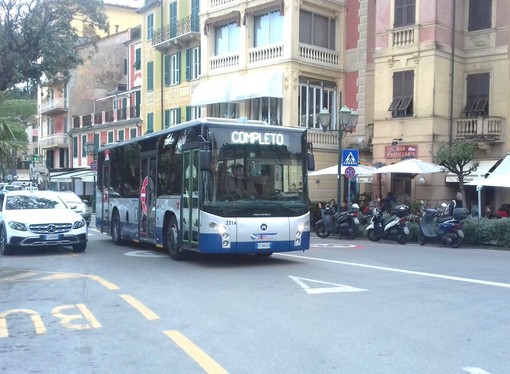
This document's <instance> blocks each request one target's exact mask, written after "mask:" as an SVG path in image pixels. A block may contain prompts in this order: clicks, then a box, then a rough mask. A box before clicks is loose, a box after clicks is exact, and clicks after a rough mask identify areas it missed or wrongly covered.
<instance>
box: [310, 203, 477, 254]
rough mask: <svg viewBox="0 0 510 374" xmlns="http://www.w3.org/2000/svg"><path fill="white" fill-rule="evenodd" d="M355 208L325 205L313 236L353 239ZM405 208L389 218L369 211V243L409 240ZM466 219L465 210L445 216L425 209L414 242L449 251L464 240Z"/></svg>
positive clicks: (356, 229) (356, 226)
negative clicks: (339, 209) (343, 209)
mask: <svg viewBox="0 0 510 374" xmlns="http://www.w3.org/2000/svg"><path fill="white" fill-rule="evenodd" d="M358 213H359V206H358V204H353V205H352V209H351V210H350V211H348V212H337V213H335V212H333V211H332V210H331V208H330V207H329V205H326V208H325V209H322V210H321V215H322V219H320V220H319V221H317V222H316V223H315V233H316V234H317V236H318V237H320V238H327V237H329V236H331V235H334V234H338V235H340V237H341V238H342V237H345V238H347V239H355V238H356V237H357V236H358V234H359V223H360V221H359V218H358ZM409 213H410V210H409V207H408V206H407V205H397V206H396V207H395V209H394V210H393V211H392V214H391V215H386V216H385V215H383V212H382V210H381V208H375V209H374V210H373V214H372V217H371V219H370V223H369V225H368V226H367V228H366V235H367V238H368V239H369V240H371V241H373V242H377V241H380V240H394V241H396V242H398V243H400V244H405V243H407V242H408V241H409V234H410V231H409V227H408V224H407V221H408V217H409ZM468 216H469V210H468V209H465V208H456V209H454V210H453V215H452V216H445V215H444V213H443V212H442V211H439V210H438V209H431V208H428V209H425V210H424V212H423V216H422V218H421V219H420V224H419V229H420V232H419V238H418V242H419V243H420V244H421V245H424V244H425V243H428V242H433V243H434V242H435V243H440V244H442V245H446V246H450V247H453V248H457V247H459V246H460V245H461V244H462V242H463V240H464V231H463V225H462V221H463V220H464V219H466V218H467V217H468Z"/></svg>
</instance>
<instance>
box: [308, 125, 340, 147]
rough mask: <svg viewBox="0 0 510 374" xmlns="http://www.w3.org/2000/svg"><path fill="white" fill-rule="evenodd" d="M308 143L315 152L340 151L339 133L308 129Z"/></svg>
mask: <svg viewBox="0 0 510 374" xmlns="http://www.w3.org/2000/svg"><path fill="white" fill-rule="evenodd" d="M308 141H309V142H311V143H312V144H313V148H314V149H315V150H333V151H336V150H338V132H336V131H322V130H319V129H308Z"/></svg>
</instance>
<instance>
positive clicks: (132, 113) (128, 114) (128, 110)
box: [73, 106, 140, 129]
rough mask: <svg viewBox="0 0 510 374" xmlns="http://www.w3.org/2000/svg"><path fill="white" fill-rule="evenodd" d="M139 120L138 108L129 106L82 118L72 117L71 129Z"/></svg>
mask: <svg viewBox="0 0 510 374" xmlns="http://www.w3.org/2000/svg"><path fill="white" fill-rule="evenodd" d="M139 118H140V107H137V106H129V107H125V108H118V109H114V110H109V111H101V112H97V113H94V114H86V115H84V116H73V129H78V128H81V127H89V126H97V125H103V124H109V123H115V122H118V121H125V120H130V119H139Z"/></svg>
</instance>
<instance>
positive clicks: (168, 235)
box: [164, 218, 185, 261]
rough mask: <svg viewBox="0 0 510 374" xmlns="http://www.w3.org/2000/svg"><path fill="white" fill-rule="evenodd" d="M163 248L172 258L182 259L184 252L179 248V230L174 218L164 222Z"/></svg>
mask: <svg viewBox="0 0 510 374" xmlns="http://www.w3.org/2000/svg"><path fill="white" fill-rule="evenodd" d="M164 232H165V249H166V251H167V252H168V254H169V255H170V257H171V258H172V259H173V260H176V261H180V260H184V257H185V255H184V252H183V251H182V250H181V249H180V248H179V236H178V235H179V232H178V228H177V222H176V221H175V218H171V219H169V220H167V221H166V222H165V231H164Z"/></svg>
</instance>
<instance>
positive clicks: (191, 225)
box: [181, 149, 200, 247]
mask: <svg viewBox="0 0 510 374" xmlns="http://www.w3.org/2000/svg"><path fill="white" fill-rule="evenodd" d="M198 155H199V150H198V149H191V150H187V151H185V152H184V155H183V156H184V157H183V162H184V165H183V170H184V190H183V194H182V204H181V206H182V214H181V217H182V222H181V227H182V244H183V246H189V247H196V246H197V244H198V230H199V226H200V225H199V204H198V170H199V167H198V166H199V165H198Z"/></svg>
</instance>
